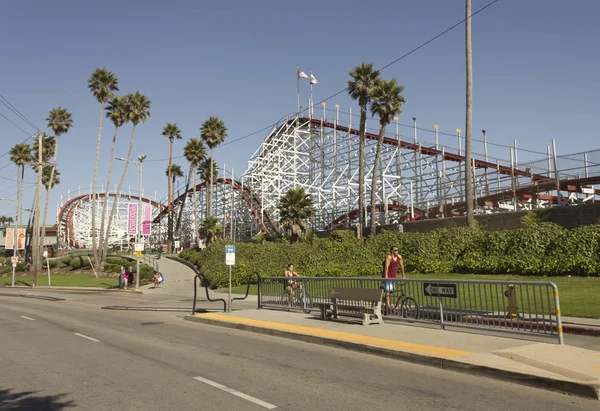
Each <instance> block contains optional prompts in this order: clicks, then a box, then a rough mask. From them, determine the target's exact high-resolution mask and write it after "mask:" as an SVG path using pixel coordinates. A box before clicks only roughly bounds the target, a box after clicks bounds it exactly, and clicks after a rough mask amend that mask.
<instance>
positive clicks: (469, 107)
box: [465, 0, 475, 228]
mask: <svg viewBox="0 0 600 411" xmlns="http://www.w3.org/2000/svg"><path fill="white" fill-rule="evenodd" d="M465 1H466V7H465V15H466V16H465V56H466V60H467V61H466V66H467V101H466V119H465V120H466V121H465V123H466V124H465V203H466V204H467V226H468V227H469V228H473V227H474V226H475V219H474V216H473V172H472V171H471V168H472V166H473V164H472V161H471V142H472V135H473V133H472V131H473V130H472V129H473V56H472V48H471V0H465Z"/></svg>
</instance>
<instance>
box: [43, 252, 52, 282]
mask: <svg viewBox="0 0 600 411" xmlns="http://www.w3.org/2000/svg"><path fill="white" fill-rule="evenodd" d="M44 258H45V259H46V268H47V269H48V287H51V286H52V284H50V261H49V260H48V251H44Z"/></svg>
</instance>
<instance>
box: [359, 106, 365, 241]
mask: <svg viewBox="0 0 600 411" xmlns="http://www.w3.org/2000/svg"><path fill="white" fill-rule="evenodd" d="M366 130H367V105H366V104H363V105H361V106H360V136H359V139H360V141H359V146H358V147H359V148H358V230H357V237H358V238H359V239H361V238H362V229H363V226H364V225H365V214H364V207H365V163H366V162H367V161H366V153H365V148H366V147H365V146H366V141H365V134H366Z"/></svg>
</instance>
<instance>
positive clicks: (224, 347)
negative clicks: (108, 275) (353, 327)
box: [0, 293, 598, 411]
mask: <svg viewBox="0 0 600 411" xmlns="http://www.w3.org/2000/svg"><path fill="white" fill-rule="evenodd" d="M52 295H57V296H58V295H59V294H58V293H54V294H52ZM60 296H62V297H63V298H66V300H65V301H46V300H40V299H32V298H15V297H8V296H5V295H0V310H1V312H2V314H1V315H0V369H1V372H0V410H17V409H18V410H61V409H66V408H69V407H78V408H81V409H86V410H138V409H140V410H167V409H172V410H200V409H201V410H224V409H227V410H255V409H256V410H264V409H269V408H272V407H277V408H276V409H282V410H307V409H310V410H327V411H329V410H331V411H333V410H344V411H347V410H411V411H415V410H436V411H438V410H476V411H484V410H506V409H527V410H529V411H533V410H561V411H564V410H592V409H594V410H595V409H597V408H598V402H597V401H593V400H587V399H582V398H577V397H570V396H567V395H563V394H558V393H553V392H549V391H543V390H538V389H534V388H529V387H524V386H520V385H516V384H510V383H505V382H500V381H495V380H489V379H485V378H481V377H472V376H469V375H465V374H459V373H454V372H449V371H443V370H437V369H434V368H430V367H424V366H419V365H413V364H409V363H404V362H400V361H395V360H388V359H382V358H379V357H376V356H372V355H366V354H359V353H354V352H349V351H344V350H340V349H335V348H328V347H322V346H317V345H312V344H307V343H302V342H293V341H291V340H288V339H279V338H276V337H269V336H262V335H256V334H252V333H247V332H243V331H235V330H230V329H224V328H219V327H211V326H208V325H201V324H197V323H192V322H188V321H183V320H182V318H181V317H182V316H183V315H185V314H187V313H184V312H181V313H176V312H145V311H113V310H102V309H100V307H101V306H102V305H129V306H148V305H149V304H150V303H152V301H150V300H148V299H147V298H146V296H137V295H122V294H121V295H110V296H109V295H107V294H102V295H91V294H87V293H86V294H74V293H65V294H61V295H60ZM154 303H155V305H156V302H155V301H154ZM166 303H167V304H166V305H169V306H171V307H175V306H177V305H178V304H179V306H182V307H185V306H189V301H187V300H186V301H184V299H179V300H169V301H167V302H166Z"/></svg>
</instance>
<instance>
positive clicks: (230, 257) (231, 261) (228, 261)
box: [225, 245, 235, 265]
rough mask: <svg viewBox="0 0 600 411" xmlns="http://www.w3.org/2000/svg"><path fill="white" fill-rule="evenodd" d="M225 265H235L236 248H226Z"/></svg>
mask: <svg viewBox="0 0 600 411" xmlns="http://www.w3.org/2000/svg"><path fill="white" fill-rule="evenodd" d="M225 265H235V246H234V245H226V246H225Z"/></svg>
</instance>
